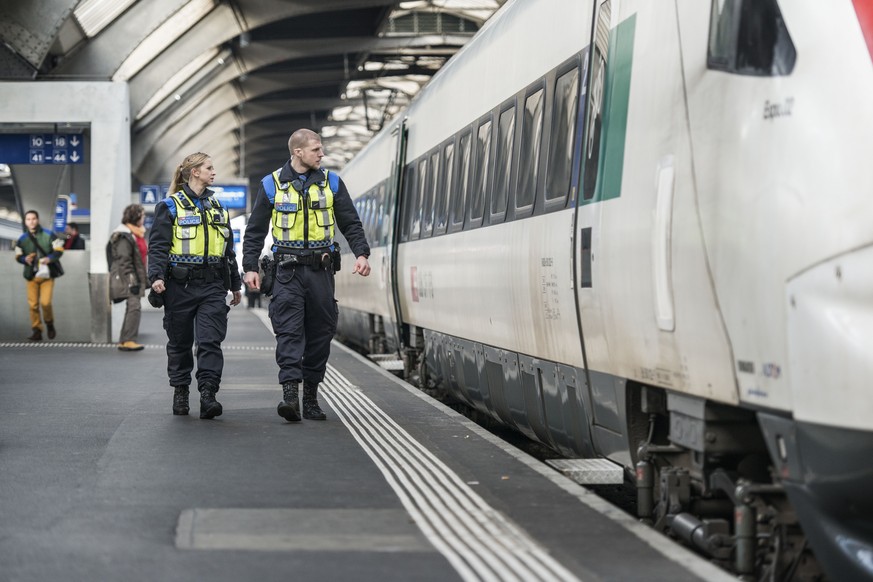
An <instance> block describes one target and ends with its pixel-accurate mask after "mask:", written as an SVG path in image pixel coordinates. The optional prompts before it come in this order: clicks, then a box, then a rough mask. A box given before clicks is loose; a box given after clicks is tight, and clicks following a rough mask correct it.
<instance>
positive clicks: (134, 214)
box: [109, 204, 148, 352]
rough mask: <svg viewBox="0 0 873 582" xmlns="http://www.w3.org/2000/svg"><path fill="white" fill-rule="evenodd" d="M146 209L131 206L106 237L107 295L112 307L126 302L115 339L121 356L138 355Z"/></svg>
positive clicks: (144, 275) (144, 269)
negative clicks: (107, 251) (127, 353)
mask: <svg viewBox="0 0 873 582" xmlns="http://www.w3.org/2000/svg"><path fill="white" fill-rule="evenodd" d="M144 221H145V209H144V208H143V207H142V206H141V205H139V204H130V205H128V206H127V207H126V208H125V209H124V212H122V215H121V224H120V225H118V227H117V228H116V229H115V230H114V231H113V232H112V234H111V235H110V237H109V249H110V253H109V256H110V258H111V261H110V267H109V295H110V298H111V299H112V301H113V303H119V302H121V301H125V300H126V301H127V303H126V305H125V310H124V323H123V324H122V325H121V335H120V336H119V338H118V349H119V350H121V351H122V352H138V351H140V350H142V349H143V346H142V344H139V343H137V342H136V339H137V336H138V335H139V322H140V319H141V316H142V296H143V294H144V290H145V287H146V282H147V281H148V275H147V273H146V267H145V265H146V242H145V238H144V235H145V227H144V226H143V222H144Z"/></svg>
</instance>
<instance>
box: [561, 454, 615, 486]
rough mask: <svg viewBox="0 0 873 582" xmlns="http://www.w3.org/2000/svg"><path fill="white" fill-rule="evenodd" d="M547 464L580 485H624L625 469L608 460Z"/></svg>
mask: <svg viewBox="0 0 873 582" xmlns="http://www.w3.org/2000/svg"><path fill="white" fill-rule="evenodd" d="M546 463H548V464H549V465H551V466H552V468H553V469H556V470H557V471H558V472H560V473H561V474H563V475H565V476H566V477H569V478H570V479H572V480H573V481H575V482H576V483H579V484H580V485H621V484H622V483H624V469H623V468H622V466H621V465H617V464H615V463H613V462H612V461H610V460H608V459H548V460H546Z"/></svg>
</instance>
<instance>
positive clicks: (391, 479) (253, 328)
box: [0, 306, 729, 582]
mask: <svg viewBox="0 0 873 582" xmlns="http://www.w3.org/2000/svg"><path fill="white" fill-rule="evenodd" d="M161 313H162V312H159V311H156V310H153V309H151V308H150V307H148V306H145V308H144V312H143V322H142V326H141V332H140V338H139V340H140V342H141V343H144V344H146V345H147V348H146V349H145V350H144V351H142V352H136V353H123V352H118V351H117V350H116V349H115V348H114V346H111V345H102V346H101V345H88V344H71V343H63V341H62V340H63V335H64V330H62V329H61V330H59V334H60V335H59V337H58V338H57V340H56V341H55V342H43V343H42V344H40V345H28V344H14V343H10V344H2V345H0V581H4V582H5V581H54V580H72V581H78V580H82V581H85V580H87V581H94V580H119V581H127V582H130V581H138V580H162V581H168V580H209V581H210V582H221V581H230V580H292V579H293V580H360V581H368V580H374V581H375V580H380V581H386V580H387V581H392V580H397V581H401V580H403V581H405V580H463V579H466V580H479V579H482V580H487V579H492V580H513V579H516V580H531V579H542V580H549V579H554V580H561V579H564V580H573V579H578V580H664V581H667V580H669V581H676V580H716V579H729V578H728V577H727V576H726V575H724V574H722V573H721V572H719V571H717V570H716V569H715V568H713V567H712V566H711V565H709V564H708V563H706V562H705V561H703V560H700V559H699V558H697V557H695V556H694V555H692V554H691V553H689V552H687V551H685V550H682V549H680V548H678V547H676V546H675V545H673V544H672V543H671V542H669V541H667V540H665V539H664V538H662V537H661V536H660V535H658V534H656V533H654V532H652V531H650V530H648V529H647V528H645V527H644V526H642V525H639V524H637V523H635V522H634V520H633V519H631V518H630V517H627V516H625V515H624V514H622V513H620V512H619V511H617V510H614V509H611V508H610V507H609V506H608V505H607V504H606V503H605V502H603V501H601V500H600V499H599V498H597V497H595V496H593V495H592V494H590V493H588V492H587V491H586V490H584V489H583V488H581V487H579V486H578V485H576V484H575V483H572V482H570V481H569V480H567V479H566V478H564V477H562V476H561V475H559V474H558V473H557V472H555V471H554V470H552V469H550V468H549V467H547V466H545V465H543V464H541V463H539V462H538V461H536V460H534V459H532V458H530V457H528V456H526V455H524V454H523V453H519V452H517V451H516V450H515V449H512V448H511V447H509V446H507V445H505V444H503V443H501V442H500V441H499V440H497V439H496V438H494V437H492V436H491V435H490V434H489V433H487V432H485V431H483V430H482V429H480V428H479V427H478V426H476V425H475V424H473V423H471V422H469V421H468V420H466V419H465V418H463V417H461V416H459V415H457V414H456V413H454V412H453V411H451V410H449V409H447V408H445V407H443V406H442V405H440V404H439V403H436V402H434V401H432V400H430V399H429V398H427V397H426V396H423V395H421V394H420V393H419V392H417V391H415V390H414V389H412V388H411V387H409V386H408V385H406V384H405V383H403V382H401V381H399V380H397V379H396V378H394V377H393V376H391V375H390V374H388V373H386V372H384V371H382V370H380V369H378V368H376V367H373V366H372V365H369V364H368V363H367V362H365V361H364V360H363V359H362V358H360V356H358V355H356V354H353V353H351V352H348V351H347V350H345V349H344V348H342V347H341V346H337V345H336V344H335V345H334V348H333V353H332V356H331V363H330V374H329V378H328V381H327V382H326V385H325V387H324V388H323V392H324V396H323V397H322V399H321V400H322V407H323V408H324V409H325V410H326V412H327V413H328V420H327V421H326V422H315V421H303V422H300V423H293V424H292V423H287V422H285V421H284V420H283V419H281V418H280V417H279V416H277V414H276V405H277V404H278V402H279V400H280V398H281V389H280V387H279V385H278V381H277V368H276V364H275V361H274V357H273V356H274V352H273V348H274V338H273V335H272V333H271V332H270V331H269V330H268V328H267V327H266V326H265V325H264V323H263V317H264V313H263V311H260V310H247V309H245V308H244V307H243V306H238V307H235V308H234V309H232V310H231V314H230V324H229V332H228V338H227V340H226V342H225V370H224V379H223V382H222V387H221V390H220V392H219V394H218V396H219V400H220V401H221V402H222V404H223V406H224V414H223V415H222V416H221V417H219V418H217V419H215V420H211V421H205V420H200V419H199V418H198V417H197V414H196V412H197V406H196V399H195V398H192V404H193V405H194V406H192V415H191V416H188V417H174V416H173V415H172V414H171V411H170V406H171V400H172V391H171V389H170V388H169V387H168V385H167V380H166V355H165V352H164V348H163V344H164V341H165V336H164V332H163V330H162V328H161ZM193 396H196V393H193V390H192V397H193Z"/></svg>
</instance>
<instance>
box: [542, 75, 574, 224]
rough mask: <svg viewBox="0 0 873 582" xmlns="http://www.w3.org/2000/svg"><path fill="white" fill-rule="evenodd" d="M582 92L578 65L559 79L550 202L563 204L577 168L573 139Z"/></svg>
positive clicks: (548, 188)
mask: <svg viewBox="0 0 873 582" xmlns="http://www.w3.org/2000/svg"><path fill="white" fill-rule="evenodd" d="M578 96H579V69H578V67H574V68H573V69H572V70H570V71H567V72H566V73H564V74H563V75H561V76H560V77H558V80H557V81H556V82H555V97H554V103H553V109H552V125H551V127H552V134H551V138H550V140H549V166H548V174H547V176H546V206H547V207H551V208H563V207H564V203H565V202H566V200H567V193H568V192H569V191H570V174H571V173H572V171H573V139H574V137H575V133H576V110H577V108H578V107H577V99H578Z"/></svg>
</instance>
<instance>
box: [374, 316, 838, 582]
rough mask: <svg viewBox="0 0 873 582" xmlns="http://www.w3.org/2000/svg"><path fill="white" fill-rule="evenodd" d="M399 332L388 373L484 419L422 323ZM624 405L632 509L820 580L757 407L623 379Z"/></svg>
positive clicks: (712, 554)
mask: <svg viewBox="0 0 873 582" xmlns="http://www.w3.org/2000/svg"><path fill="white" fill-rule="evenodd" d="M369 331H370V334H369V338H368V339H367V341H366V345H360V342H359V345H358V347H359V348H361V349H363V350H365V351H366V352H367V353H368V354H369V355H373V354H385V353H386V352H390V350H391V348H393V347H394V346H393V343H394V342H392V341H391V340H390V338H387V337H386V334H385V327H384V325H383V324H382V322H381V318H379V317H378V316H370V321H369ZM404 333H405V337H404V342H403V345H404V347H403V349H402V350H401V351H400V352H401V353H399V355H400V359H401V360H402V363H403V365H402V371H401V369H400V366H399V365H398V366H397V369H396V372H395V373H397V374H398V375H402V377H403V378H404V379H405V380H406V381H408V382H410V383H411V384H413V385H415V386H417V387H418V388H419V389H421V390H423V391H425V392H426V393H428V394H429V395H431V396H433V397H435V398H438V399H440V400H443V401H446V402H450V403H452V404H455V405H458V404H460V407H461V408H467V409H468V410H469V411H470V412H472V413H473V414H472V418H473V419H474V420H475V419H476V417H479V418H481V417H482V414H481V413H482V407H481V406H478V407H477V406H472V405H469V404H470V403H464V402H463V400H464V398H463V394H458V391H457V389H454V390H453V389H452V386H451V384H452V383H454V382H456V381H457V379H452V380H451V381H447V378H445V377H443V374H442V371H443V370H444V368H443V367H441V366H434V365H433V359H432V358H429V357H428V350H429V349H431V346H429V345H428V341H427V340H426V337H425V334H424V333H423V331H422V330H421V329H419V328H415V327H413V326H406V327H405V329H404ZM397 354H398V352H395V353H394V355H393V357H394V358H397ZM385 357H392V356H385ZM465 404H467V406H465ZM456 407H457V406H456ZM625 407H626V410H625V423H626V430H625V442H626V445H627V448H628V451H627V452H628V453H629V456H630V458H631V459H632V466H625V487H626V488H631V489H633V490H635V498H636V503H635V507H633V508H631V509H630V511H632V512H633V511H635V512H636V517H637V518H639V519H640V521H642V522H644V523H646V524H648V525H650V526H651V527H653V528H654V529H656V530H658V531H660V532H662V533H664V534H665V535H667V536H669V537H671V538H673V539H675V540H677V541H678V542H679V543H682V544H683V545H685V546H687V547H689V548H691V549H693V550H694V551H695V552H697V553H698V554H700V555H702V556H705V557H706V558H707V559H709V560H710V561H712V562H713V563H715V564H717V565H719V566H720V567H722V568H723V569H725V570H727V571H730V572H732V573H733V574H735V575H737V576H738V577H740V578H741V579H743V580H760V581H790V580H793V581H803V582H808V581H821V580H826V579H827V578H826V576H825V575H824V573H823V571H822V569H821V567H820V565H819V564H818V562H817V561H816V559H815V556H814V555H813V553H812V550H811V549H810V547H809V545H808V542H807V538H806V537H805V535H804V533H803V530H802V529H801V526H800V523H799V521H798V518H797V514H796V512H795V510H794V509H793V508H792V505H791V503H790V502H789V500H788V497H787V495H786V492H785V490H784V488H783V486H782V485H781V484H780V479H779V475H778V474H777V470H776V469H775V468H774V464H773V462H772V461H771V457H770V454H769V453H768V450H767V447H766V444H765V441H764V436H763V433H762V430H761V428H760V426H759V423H758V420H757V414H756V412H755V411H752V410H747V409H743V408H738V407H733V406H725V405H722V404H719V403H715V402H710V401H706V400H702V399H699V398H693V397H688V396H685V395H682V394H675V393H670V392H668V391H666V390H664V389H662V388H657V387H652V386H647V385H644V384H640V383H635V382H630V381H629V382H627V384H626V395H625ZM490 414H491V416H492V417H493V418H494V419H495V420H497V421H498V422H502V419H501V418H500V417H499V416H498V415H497V414H495V413H494V412H493V411H491V412H490ZM528 436H529V435H528ZM540 444H543V445H545V446H547V447H551V448H552V449H555V447H554V446H553V445H552V443H549V442H541V443H540ZM560 453H561V454H563V455H565V456H566V455H567V453H568V452H567V450H566V448H564V449H563V450H560Z"/></svg>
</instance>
